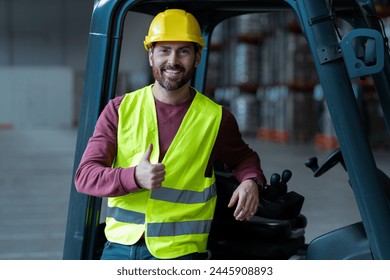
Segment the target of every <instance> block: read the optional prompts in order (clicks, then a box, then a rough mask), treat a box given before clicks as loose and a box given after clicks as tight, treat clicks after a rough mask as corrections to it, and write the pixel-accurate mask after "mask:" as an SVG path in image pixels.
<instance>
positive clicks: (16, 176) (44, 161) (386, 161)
mask: <svg viewBox="0 0 390 280" xmlns="http://www.w3.org/2000/svg"><path fill="white" fill-rule="evenodd" d="M76 137H77V131H75V130H66V129H55V130H45V129H43V130H42V129H38V130H26V131H18V130H12V129H9V130H0V154H1V156H0V214H1V217H2V222H1V226H0V259H3V260H4V259H15V260H17V259H27V260H32V259H62V250H63V245H64V237H65V228H66V221H67V212H68V209H67V208H68V201H69V189H70V185H71V178H72V170H73V158H74V151H75V144H76ZM247 142H248V143H249V144H250V145H251V146H252V147H253V148H254V149H255V150H256V151H257V152H258V153H259V154H260V156H261V159H262V164H263V169H264V172H265V173H266V175H267V178H268V179H269V177H270V175H271V174H272V173H274V172H278V173H281V172H282V171H283V170H284V169H290V170H291V171H292V172H293V177H292V178H291V180H290V182H289V189H290V190H293V191H296V192H298V193H300V194H301V195H303V196H304V197H305V203H304V207H303V211H302V213H303V214H304V215H305V216H306V217H307V219H308V225H307V228H306V241H307V242H309V241H311V240H312V239H313V238H315V237H316V236H319V235H321V234H324V233H326V232H329V231H331V230H334V229H337V228H339V227H342V226H345V225H349V224H351V223H354V222H356V221H359V220H360V216H359V212H358V209H357V207H356V203H355V200H354V197H353V193H352V191H351V189H350V188H349V186H348V183H347V174H346V173H345V172H344V170H343V168H342V167H341V166H340V165H336V166H335V167H334V168H333V169H332V170H330V171H329V172H328V173H326V174H324V175H323V176H321V177H319V178H314V177H313V175H312V172H311V170H309V169H308V168H307V167H305V166H304V162H305V161H306V159H308V158H309V157H312V156H317V157H318V158H319V161H320V162H321V161H322V160H323V159H324V158H325V157H326V156H327V155H328V154H329V153H330V151H327V150H319V149H316V148H315V147H314V145H292V144H288V145H287V144H277V143H270V142H265V141H260V140H258V139H255V138H247ZM375 157H376V159H377V164H378V167H380V168H381V169H382V170H384V171H385V172H387V173H388V174H389V171H390V152H389V151H376V152H375Z"/></svg>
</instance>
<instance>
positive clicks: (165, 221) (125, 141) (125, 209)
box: [105, 86, 222, 259]
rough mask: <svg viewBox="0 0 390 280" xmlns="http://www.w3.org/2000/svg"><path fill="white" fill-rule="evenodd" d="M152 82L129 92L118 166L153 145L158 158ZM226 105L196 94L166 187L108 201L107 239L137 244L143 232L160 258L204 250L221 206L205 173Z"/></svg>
mask: <svg viewBox="0 0 390 280" xmlns="http://www.w3.org/2000/svg"><path fill="white" fill-rule="evenodd" d="M154 102H155V101H154V97H153V93H152V88H151V86H148V87H145V88H143V89H140V90H138V91H135V92H132V93H130V94H127V95H126V96H125V97H124V99H123V101H122V103H121V105H120V106H119V109H118V120H119V121H118V135H117V136H118V137H117V142H118V149H117V156H116V161H115V163H114V164H113V167H114V168H115V167H122V168H126V167H130V166H136V165H138V164H139V162H140V161H141V159H142V157H143V155H144V154H145V151H146V150H147V148H148V146H149V144H153V151H152V154H151V157H150V162H151V163H157V162H158V158H159V152H160V151H159V139H158V125H157V115H156V108H155V103H154ZM204 112H207V114H204ZM221 118H222V107H221V106H219V105H218V104H216V103H214V102H213V101H211V100H210V99H208V98H207V97H206V96H204V95H202V94H201V93H199V92H197V93H196V95H195V97H194V100H193V101H192V103H191V105H190V108H189V109H188V111H187V113H186V115H185V116H184V119H183V121H182V123H181V125H180V127H179V130H178V131H177V133H176V135H175V137H174V139H173V141H172V143H171V145H170V147H169V148H168V151H167V153H166V155H165V156H164V158H163V160H162V163H163V164H164V165H165V171H166V175H165V180H164V182H163V184H162V185H163V187H161V188H159V189H156V190H152V191H149V190H139V191H136V192H134V193H131V194H128V195H124V196H120V197H112V198H109V199H108V215H107V219H106V230H105V233H106V237H107V239H108V240H109V241H111V242H116V243H121V244H127V245H130V244H134V243H135V242H137V241H138V240H139V238H140V237H141V236H142V235H144V237H145V241H146V244H147V246H148V249H149V251H150V252H151V253H152V254H153V255H154V256H155V257H157V258H163V259H166V258H176V257H179V256H182V255H185V254H190V253H193V252H204V251H205V250H206V246H207V239H208V233H209V231H210V226H211V221H212V219H213V215H214V209H215V204H216V187H215V177H214V174H213V175H212V177H211V178H208V177H205V176H204V173H205V170H206V168H207V165H208V161H209V158H210V154H211V151H212V148H213V146H214V143H215V139H216V137H217V134H218V130H219V126H220V123H221Z"/></svg>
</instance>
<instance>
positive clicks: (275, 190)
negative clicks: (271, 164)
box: [262, 169, 292, 201]
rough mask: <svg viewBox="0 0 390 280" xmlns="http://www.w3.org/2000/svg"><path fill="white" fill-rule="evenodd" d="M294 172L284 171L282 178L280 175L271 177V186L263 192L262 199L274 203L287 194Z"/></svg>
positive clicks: (266, 187)
mask: <svg viewBox="0 0 390 280" xmlns="http://www.w3.org/2000/svg"><path fill="white" fill-rule="evenodd" d="M291 176H292V172H291V171H290V170H287V169H286V170H284V171H283V173H282V176H280V175H279V174H278V173H273V174H272V175H271V179H270V184H269V185H266V186H265V187H264V189H263V190H262V197H263V198H264V199H267V200H269V201H274V200H276V199H277V198H278V197H280V196H281V195H283V194H286V193H287V182H288V181H289V180H290V178H291Z"/></svg>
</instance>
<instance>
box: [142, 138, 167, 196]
mask: <svg viewBox="0 0 390 280" xmlns="http://www.w3.org/2000/svg"><path fill="white" fill-rule="evenodd" d="M152 151H153V145H152V144H149V147H148V149H147V150H146V152H145V154H144V156H143V157H142V159H141V162H140V163H139V164H138V166H137V167H136V168H135V179H136V181H137V183H138V185H139V186H140V187H141V188H143V189H148V190H151V189H157V188H159V187H161V183H162V182H163V181H164V179H165V166H164V164H162V163H156V164H152V163H151V162H150V155H151V154H152Z"/></svg>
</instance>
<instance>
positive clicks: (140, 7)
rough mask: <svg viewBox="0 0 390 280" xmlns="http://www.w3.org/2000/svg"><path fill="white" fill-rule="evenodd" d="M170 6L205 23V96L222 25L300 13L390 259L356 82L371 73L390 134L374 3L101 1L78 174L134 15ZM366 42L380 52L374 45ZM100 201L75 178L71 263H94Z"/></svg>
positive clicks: (373, 229)
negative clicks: (245, 17)
mask: <svg viewBox="0 0 390 280" xmlns="http://www.w3.org/2000/svg"><path fill="white" fill-rule="evenodd" d="M331 4H334V6H333V5H331ZM167 8H182V9H185V10H187V11H189V12H191V13H192V14H193V15H194V16H195V17H196V18H197V19H198V21H199V23H200V26H201V29H202V33H203V36H204V39H205V48H204V50H203V54H202V60H201V63H200V66H199V67H198V68H197V71H196V73H195V77H194V79H193V80H192V85H193V86H195V87H196V88H197V89H198V90H199V91H201V92H202V91H203V90H204V87H205V77H206V72H207V62H208V61H207V59H208V54H209V45H210V38H211V34H212V31H213V29H214V27H215V26H216V25H217V24H218V23H220V22H222V21H223V20H225V19H227V18H230V17H233V16H238V15H241V14H246V13H255V12H273V11H293V12H294V14H295V16H296V19H297V21H298V23H299V26H300V28H301V31H302V33H303V34H304V35H305V38H306V40H307V42H308V45H309V47H310V49H311V53H312V55H313V58H314V63H315V66H316V70H317V74H318V77H319V80H320V82H321V85H322V88H323V91H324V96H325V99H326V102H327V104H328V107H329V112H330V114H331V117H332V121H333V124H334V129H335V132H336V135H337V138H338V141H339V144H340V149H341V151H342V155H343V158H344V162H345V165H346V167H347V171H348V175H349V179H350V184H351V186H352V190H353V192H354V195H355V199H356V202H357V205H358V208H359V211H360V215H361V218H362V222H363V225H364V229H365V231H366V234H367V238H368V244H369V248H370V250H371V254H372V258H373V259H390V208H389V202H388V199H387V198H386V196H385V194H384V191H383V186H382V184H384V183H383V181H382V179H381V178H380V176H379V174H378V172H377V167H376V162H375V159H374V157H373V154H372V151H371V148H370V144H369V141H368V137H367V134H366V131H365V129H364V126H363V123H362V121H361V118H360V114H359V109H358V106H357V102H356V99H355V96H354V92H353V88H352V84H351V78H354V77H360V76H370V75H371V77H372V79H373V81H374V83H375V87H376V89H377V92H378V96H379V100H380V103H381V107H382V110H383V113H384V116H385V121H386V124H387V128H388V130H390V128H389V127H390V84H389V82H390V64H389V61H390V60H389V54H388V49H387V42H386V41H384V40H383V36H382V35H383V30H382V29H381V25H380V23H379V21H378V18H377V16H376V10H375V6H374V5H373V3H372V2H371V1H370V0H338V1H332V0H257V1H255V0H252V1H245V0H241V1H239V0H237V1H233V0H231V1H227V0H225V1H217V0H214V1H202V0H201V1H199V0H196V1H191V0H188V1H184V0H183V1H177V0H176V1H171V0H165V1H157V0H149V1H148V0H145V1H142V0H95V2H94V8H93V12H92V17H91V25H90V34H89V46H88V57H87V64H86V73H85V75H86V76H85V84H84V94H83V99H82V104H81V105H82V108H81V115H80V124H79V128H78V137H77V144H76V152H75V159H74V172H75V170H76V168H77V166H78V164H79V162H80V160H81V157H82V154H83V151H84V149H85V147H86V145H87V142H88V139H89V137H90V136H91V135H92V134H93V131H94V128H95V124H96V121H97V119H98V116H99V114H100V112H101V111H102V109H103V108H104V106H105V105H106V104H107V103H108V101H109V100H110V99H111V98H113V97H114V95H115V88H116V79H117V74H118V66H119V61H120V52H121V44H122V33H123V26H124V20H125V17H126V15H127V13H128V12H129V11H131V12H140V13H144V14H149V15H151V16H153V15H156V14H157V13H159V12H161V11H163V10H165V9H167ZM335 12H337V13H338V15H341V16H342V17H343V19H345V20H347V21H348V22H349V23H350V24H351V25H352V27H353V32H355V33H352V34H351V35H350V38H347V39H343V40H340V38H338V37H337V32H336V30H335V25H334V13H335ZM357 14H360V15H361V16H356V15H357ZM378 34H379V35H378ZM346 37H347V36H346ZM352 41H355V42H358V43H360V44H361V46H363V47H364V48H366V52H367V53H369V54H370V58H371V60H373V61H374V62H373V63H372V61H371V63H370V64H369V63H365V61H364V58H363V60H362V58H361V57H358V55H357V54H355V52H354V49H353V48H352V47H351V42H352ZM367 41H370V43H372V44H371V45H373V46H374V48H373V47H368V46H367V45H368V44H367V43H366V42H367ZM73 174H74V173H73ZM101 204H102V199H101V198H97V197H92V196H87V195H84V194H80V193H78V192H77V191H76V189H75V186H74V183H73V180H72V185H71V192H70V201H69V209H68V221H67V227H66V236H65V244H64V253H63V258H64V259H93V258H94V254H95V246H96V239H97V237H98V236H97V231H98V228H99V225H100V222H99V220H100V212H101Z"/></svg>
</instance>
